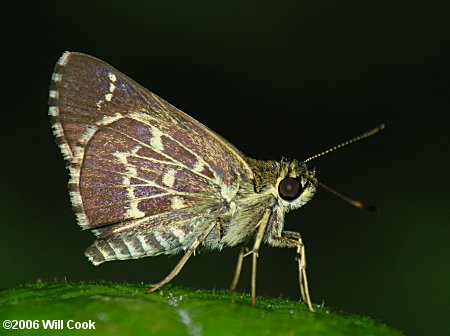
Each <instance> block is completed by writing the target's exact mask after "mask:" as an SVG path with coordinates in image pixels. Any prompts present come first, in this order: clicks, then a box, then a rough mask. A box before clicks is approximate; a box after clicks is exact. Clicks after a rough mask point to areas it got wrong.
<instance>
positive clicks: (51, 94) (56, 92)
mask: <svg viewBox="0 0 450 336" xmlns="http://www.w3.org/2000/svg"><path fill="white" fill-rule="evenodd" d="M49 96H50V98H54V99H58V97H59V94H58V91H55V90H50V94H49Z"/></svg>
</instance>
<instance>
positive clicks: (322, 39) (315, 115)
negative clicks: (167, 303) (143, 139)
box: [0, 0, 450, 335]
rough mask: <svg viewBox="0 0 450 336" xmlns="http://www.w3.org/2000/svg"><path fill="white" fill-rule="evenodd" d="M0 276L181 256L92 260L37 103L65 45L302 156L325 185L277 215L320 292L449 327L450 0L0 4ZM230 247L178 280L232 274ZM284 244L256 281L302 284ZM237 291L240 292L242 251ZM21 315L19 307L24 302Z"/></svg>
mask: <svg viewBox="0 0 450 336" xmlns="http://www.w3.org/2000/svg"><path fill="white" fill-rule="evenodd" d="M2 7H3V8H1V15H2V23H3V25H4V27H3V29H2V40H1V48H2V55H1V57H2V58H3V60H2V63H1V64H2V70H1V71H2V76H1V79H2V80H1V86H2V87H1V94H2V105H1V118H2V119H1V135H0V136H1V139H0V140H1V144H2V148H1V154H2V155H1V166H0V167H1V168H0V169H1V171H0V173H1V176H2V183H1V193H0V213H1V219H0V224H1V234H0V237H1V238H0V266H1V274H2V276H1V279H0V287H3V288H4V287H11V286H19V285H20V284H24V283H27V282H34V281H36V280H37V279H42V280H53V279H57V280H64V279H67V280H68V281H73V280H83V281H85V280H100V279H107V280H118V281H130V282H144V283H152V282H156V281H158V280H160V279H161V278H162V277H163V276H165V275H166V274H167V273H168V272H169V271H170V269H171V267H172V266H173V265H174V264H175V263H176V262H177V260H178V258H179V257H171V258H169V257H166V256H162V257H155V258H146V259H141V260H136V261H127V262H112V263H109V264H105V265H102V266H99V267H94V266H92V265H91V264H90V263H89V262H88V260H87V259H86V258H85V257H84V256H83V253H84V249H85V248H86V247H87V246H88V245H89V244H90V243H91V242H92V241H93V235H92V234H90V233H89V232H81V231H80V229H79V228H78V226H77V224H76V221H75V217H74V215H73V213H72V210H71V208H70V203H69V197H68V193H67V190H66V182H67V180H68V174H67V172H66V170H65V169H64V162H63V160H62V156H61V154H60V152H59V149H58V148H57V146H56V145H55V143H54V139H53V136H52V132H51V128H50V125H49V118H48V116H47V105H46V104H47V95H48V86H49V83H50V76H51V73H52V69H53V65H54V63H55V62H56V61H57V59H58V58H59V56H60V55H61V54H62V52H63V51H65V50H73V51H82V52H85V53H88V54H91V55H93V56H96V57H98V58H100V59H103V60H105V61H107V62H108V63H110V64H112V65H113V66H114V67H116V68H117V69H119V70H121V71H122V72H124V73H125V74H127V75H128V76H130V77H131V78H133V79H135V80H136V81H137V82H139V83H141V84H143V85H144V86H145V87H147V88H149V89H150V90H152V91H154V92H155V93H157V94H158V95H160V96H161V97H163V98H164V99H166V100H168V101H169V102H171V103H172V104H174V105H175V106H177V107H179V108H180V109H182V110H183V111H185V112H187V113H189V114H190V115H191V116H193V117H194V118H196V119H198V120H199V121H201V122H203V123H204V124H206V125H207V126H209V127H210V128H212V129H213V130H215V131H217V132H218V133H219V134H221V135H223V136H224V137H225V138H227V139H228V140H229V141H231V142H232V143H233V144H235V145H236V146H237V147H238V148H240V149H241V150H242V151H243V152H244V153H246V154H247V155H249V156H252V157H255V158H260V159H279V158H280V157H281V156H287V157H295V158H298V159H302V158H306V157H308V156H309V155H311V154H314V153H316V152H318V151H321V150H323V149H326V148H327V147H329V146H331V145H335V144H336V143H338V142H340V141H342V140H346V139H347V138H349V137H351V136H354V135H357V134H359V133H361V132H362V131H365V130H367V129H369V128H371V127H373V126H375V125H377V124H379V123H381V122H385V123H386V124H387V127H386V130H385V131H384V132H383V133H382V134H381V135H377V136H375V137H373V138H370V139H368V140H365V141H363V142H361V143H358V144H356V145H353V146H351V147H347V148H345V149H342V150H340V151H338V152H336V153H333V154H330V155H329V156H327V157H323V158H321V159H317V160H316V161H314V162H312V163H313V165H314V166H316V167H317V174H318V177H319V179H320V180H321V181H323V182H325V183H327V184H329V185H330V186H332V187H334V188H336V189H337V190H339V191H341V192H343V193H345V194H347V195H349V196H352V197H355V198H357V199H360V200H362V201H368V202H374V203H376V204H377V205H378V207H379V211H378V212H377V213H375V214H372V213H367V212H364V211H360V210H357V209H355V208H352V207H350V206H348V205H347V204H346V203H344V202H342V201H340V200H339V199H337V198H336V197H334V196H332V195H330V194H329V193H328V192H326V191H324V190H319V192H318V194H317V196H316V197H315V199H314V200H313V201H312V202H311V203H310V204H309V205H308V206H306V207H305V208H303V209H301V210H298V211H296V212H293V213H291V214H288V215H287V224H286V227H287V228H288V229H290V230H298V231H300V232H301V233H302V235H303V238H304V241H305V243H306V245H307V251H308V262H309V263H308V266H309V277H310V279H309V280H310V289H311V292H312V293H311V295H312V298H313V301H314V302H315V303H319V304H320V303H325V305H327V306H329V307H332V308H334V309H336V310H338V311H340V310H342V311H347V312H354V313H358V314H363V315H367V316H371V317H373V318H375V319H379V320H381V321H383V322H385V323H387V324H389V325H391V326H393V327H396V328H398V329H400V330H403V331H405V332H407V333H408V334H411V335H424V334H427V335H444V334H448V332H449V324H448V312H449V305H448V303H449V296H450V295H449V283H450V271H449V259H448V257H449V250H448V241H449V237H450V235H449V231H450V229H449V217H450V216H449V188H448V187H449V176H448V169H449V164H448V163H449V159H448V154H449V153H448V149H449V146H448V145H449V141H448V140H449V131H448V129H449V119H450V118H449V112H450V109H449V108H450V99H449V97H450V84H449V83H450V76H449V75H450V71H449V66H448V64H449V60H450V58H449V56H450V52H449V51H450V48H449V45H450V39H449V36H450V35H449V34H448V33H449V17H450V5H449V2H448V1H442V3H437V2H433V1H388V0H385V1H376V2H372V1H356V0H355V1H273V2H265V1H255V2H253V1H242V2H240V3H239V4H236V3H234V2H219V1H196V2H190V1H189V2H188V1H127V2H125V1H88V2H82V1H81V2H80V1H76V2H74V1H55V2H51V1H41V2H24V1H16V2H14V5H6V4H5V3H4V2H3V3H2ZM236 255H237V250H236V249H225V250H224V251H222V252H221V253H217V252H214V253H201V254H200V255H199V256H196V257H195V258H192V259H191V260H190V261H189V262H188V264H187V267H186V268H185V269H184V270H183V272H182V273H181V274H180V276H179V277H177V278H176V279H175V281H174V284H177V285H183V286H191V287H195V288H205V289H212V288H216V289H224V288H227V287H228V285H229V283H230V281H231V278H232V275H233V271H234V263H235V256H236ZM293 257H294V251H292V250H282V249H275V248H267V247H265V248H263V250H262V252H261V258H260V268H259V270H260V271H259V274H258V293H259V294H261V295H274V296H280V295H281V296H283V297H289V298H292V299H297V298H298V288H297V274H296V271H295V263H294V260H293ZM245 266H246V268H245V272H244V275H243V278H242V279H241V284H240V286H239V289H240V290H242V291H246V292H248V291H249V287H250V286H249V270H250V263H249V261H247V263H246V264H245ZM24 318H26V316H24Z"/></svg>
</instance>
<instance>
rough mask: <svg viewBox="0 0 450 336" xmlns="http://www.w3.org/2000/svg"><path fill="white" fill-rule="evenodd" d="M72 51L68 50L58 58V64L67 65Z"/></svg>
mask: <svg viewBox="0 0 450 336" xmlns="http://www.w3.org/2000/svg"><path fill="white" fill-rule="evenodd" d="M69 55H70V52H69V51H66V52H65V53H64V54H62V56H61V57H60V58H59V60H58V64H59V65H61V66H65V65H66V64H67V61H68V60H69Z"/></svg>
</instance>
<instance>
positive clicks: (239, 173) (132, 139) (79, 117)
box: [49, 52, 383, 311]
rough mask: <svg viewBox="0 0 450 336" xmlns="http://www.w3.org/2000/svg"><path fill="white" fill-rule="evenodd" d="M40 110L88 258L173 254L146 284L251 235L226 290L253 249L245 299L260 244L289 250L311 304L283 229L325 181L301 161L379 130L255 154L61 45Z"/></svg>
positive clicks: (302, 262) (292, 240) (298, 244)
mask: <svg viewBox="0 0 450 336" xmlns="http://www.w3.org/2000/svg"><path fill="white" fill-rule="evenodd" d="M49 115H50V118H51V123H52V128H53V133H54V135H55V137H56V142H57V144H58V146H59V148H60V149H61V151H62V154H63V156H64V158H65V160H66V163H67V167H68V169H69V173H70V180H69V183H68V189H69V193H70V198H71V203H72V206H73V209H74V212H75V214H76V217H77V220H78V224H79V225H80V226H81V228H82V229H85V230H90V231H91V232H92V233H93V234H94V235H95V236H96V240H95V241H94V243H93V244H92V245H91V246H90V247H89V248H88V249H87V250H86V252H85V255H86V256H87V257H88V258H89V260H90V261H91V262H92V263H93V264H94V265H99V264H101V263H104V262H106V261H112V260H126V259H138V258H143V257H149V256H156V255H160V254H166V255H173V254H177V253H184V255H183V257H182V258H181V259H180V261H179V263H178V264H177V265H176V266H175V268H174V269H173V270H172V272H171V273H170V274H169V275H168V276H167V277H166V278H164V279H163V280H162V281H161V282H159V283H157V284H155V285H153V286H151V287H150V289H149V290H148V291H147V292H153V291H155V290H157V289H158V288H160V287H161V286H163V285H165V284H166V283H168V282H169V281H171V280H172V279H173V278H174V277H175V276H176V275H177V274H178V273H179V272H180V270H181V269H182V268H183V266H184V265H185V263H186V262H187V260H188V259H189V258H190V257H191V256H192V254H194V253H195V251H196V250H197V249H199V248H205V249H208V250H221V249H222V248H224V247H232V246H236V245H240V244H246V243H248V241H249V240H250V239H251V238H254V242H253V245H252V246H251V248H250V249H249V250H247V249H245V248H242V249H241V252H240V254H239V258H238V263H237V267H236V272H235V276H234V279H233V283H232V289H234V288H235V287H236V285H237V282H238V280H239V275H240V270H241V266H242V261H243V259H244V257H245V256H246V255H252V260H253V267H252V278H251V297H252V302H253V303H256V270H257V259H258V254H259V249H260V246H261V244H262V243H263V242H264V243H267V244H269V245H271V246H275V247H286V248H294V249H296V253H297V260H298V271H299V278H300V279H299V283H300V292H301V298H302V300H303V301H304V302H305V303H306V304H307V306H308V308H309V310H311V311H314V308H313V306H312V303H311V299H310V296H309V290H308V283H307V277H306V257H305V247H304V244H303V242H302V239H301V235H300V234H299V233H298V232H291V231H285V230H284V218H285V214H286V213H287V212H288V211H291V210H294V209H297V208H300V207H302V206H303V205H305V204H306V203H308V202H309V201H310V200H311V198H312V197H313V195H314V194H315V192H316V189H317V186H318V185H320V186H324V185H322V184H321V183H320V182H319V181H318V180H317V179H316V177H315V172H314V170H310V169H309V168H308V167H307V165H306V162H308V161H309V160H312V159H314V158H316V157H318V156H320V155H323V154H326V153H327V152H329V151H331V150H334V149H336V148H339V147H342V146H343V145H346V144H348V143H351V142H354V141H357V140H360V139H362V138H365V137H367V136H370V135H372V134H374V133H376V132H378V131H379V130H381V129H382V128H383V125H381V126H379V127H377V128H375V129H373V130H371V131H369V132H366V133H364V134H362V135H361V136H359V137H356V138H353V139H351V140H349V141H347V142H345V143H342V144H340V145H338V146H335V147H333V148H331V149H330V150H328V151H325V152H323V153H321V154H318V155H315V156H313V157H311V158H309V159H307V160H304V161H298V160H295V159H292V160H291V159H285V158H283V159H281V160H280V161H272V160H268V161H262V160H256V159H252V158H250V157H248V156H246V155H244V154H243V153H242V152H241V151H239V150H238V149H237V148H236V147H235V146H233V145H232V144H231V143H229V142H228V141H227V140H225V139H224V138H222V137H221V136H219V135H218V134H216V133H215V132H213V131H212V130H210V129H209V128H207V127H206V126H204V125H203V124H201V123H200V122H198V121H197V120H195V119H193V118H192V117H190V116H189V115H187V114H185V113H184V112H182V111H180V110H178V109H177V108H176V107H174V106H172V105H171V104H169V103H168V102H166V101H164V100H163V99H161V98H160V97H158V96H157V95H155V94H154V93H152V92H150V91H148V90H146V89H145V88H144V87H142V86H140V85H139V84H137V83H136V82H134V81H133V80H131V79H130V78H128V77H127V76H125V75H124V74H122V73H121V72H119V71H117V70H116V69H114V68H113V67H112V66H110V65H108V64H107V63H105V62H103V61H101V60H99V59H97V58H94V57H92V56H89V55H86V54H82V53H77V52H65V53H64V54H63V55H62V56H61V58H60V59H59V61H58V62H57V64H56V65H55V68H54V72H53V75H52V81H51V86H50V94H49ZM324 187H325V188H328V187H326V186H324ZM328 189H329V188H328ZM331 191H332V192H334V193H336V194H337V192H335V191H334V190H331ZM338 195H339V196H340V197H341V198H344V199H346V200H347V201H349V202H350V203H352V202H353V203H352V204H354V205H356V206H358V207H362V208H363V207H364V205H363V204H361V203H359V202H357V201H353V200H351V199H348V198H346V197H345V196H342V195H340V194H338Z"/></svg>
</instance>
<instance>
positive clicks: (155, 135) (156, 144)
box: [150, 126, 164, 152]
mask: <svg viewBox="0 0 450 336" xmlns="http://www.w3.org/2000/svg"><path fill="white" fill-rule="evenodd" d="M150 134H151V135H152V138H151V139H150V145H151V146H152V147H153V149H155V150H157V151H160V152H162V151H163V150H164V145H163V143H162V140H161V136H162V135H163V133H162V132H161V131H160V130H159V129H158V128H156V127H155V126H150Z"/></svg>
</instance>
